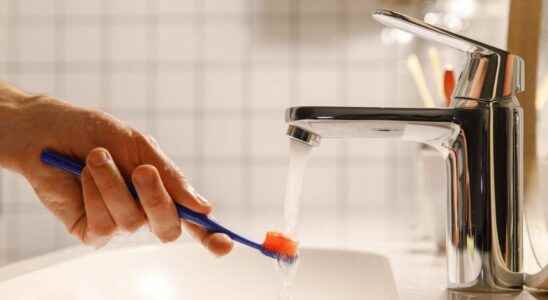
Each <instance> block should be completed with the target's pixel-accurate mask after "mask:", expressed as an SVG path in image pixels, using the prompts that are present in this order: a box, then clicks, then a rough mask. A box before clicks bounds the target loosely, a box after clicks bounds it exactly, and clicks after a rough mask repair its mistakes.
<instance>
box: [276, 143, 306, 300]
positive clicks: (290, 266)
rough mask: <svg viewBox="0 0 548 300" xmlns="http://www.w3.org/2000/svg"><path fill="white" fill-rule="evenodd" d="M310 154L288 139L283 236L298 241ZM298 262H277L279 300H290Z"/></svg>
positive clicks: (304, 147)
mask: <svg viewBox="0 0 548 300" xmlns="http://www.w3.org/2000/svg"><path fill="white" fill-rule="evenodd" d="M311 153H312V147H311V146H309V145H306V144H304V143H301V142H299V141H296V140H293V139H289V168H288V172H287V185H286V192H285V200H284V220H285V229H284V230H285V231H284V233H285V235H286V236H288V237H289V238H291V239H292V240H295V241H298V240H299V239H298V236H297V234H298V225H299V224H298V221H299V210H300V206H301V191H302V185H303V177H304V172H305V169H306V164H307V162H308V160H309V158H310V154H311ZM298 265H299V260H298V259H297V260H296V261H295V262H294V263H287V262H284V261H283V260H278V268H279V271H280V273H281V275H282V287H281V291H280V296H279V299H280V300H291V299H292V295H291V286H292V284H293V280H294V278H295V274H296V273H297V268H298Z"/></svg>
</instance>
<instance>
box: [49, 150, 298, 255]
mask: <svg viewBox="0 0 548 300" xmlns="http://www.w3.org/2000/svg"><path fill="white" fill-rule="evenodd" d="M40 160H41V161H42V162H43V163H44V164H46V165H49V166H52V167H54V168H57V169H60V170H63V171H66V172H68V173H71V174H73V175H76V176H80V175H81V174H82V170H83V169H84V166H85V164H84V163H82V162H80V161H78V160H74V159H72V158H70V157H67V156H64V155H62V154H59V153H57V152H55V151H52V150H48V149H45V150H43V151H42V153H41V154H40ZM127 185H128V190H129V191H130V193H131V195H133V197H134V198H135V199H139V197H138V195H137V191H136V190H135V187H134V186H133V184H131V182H128V183H127ZM175 207H176V208H177V213H178V215H179V217H180V218H182V219H184V220H187V221H189V222H192V223H195V224H198V225H200V226H202V227H204V228H205V229H206V230H208V231H209V232H215V233H224V234H226V235H228V236H229V237H230V238H231V239H232V240H234V241H236V242H239V243H240V244H242V245H245V246H248V247H251V248H254V249H256V250H258V251H259V252H261V253H262V254H264V255H266V256H268V257H272V258H274V259H278V260H280V259H281V260H283V261H284V262H288V263H293V262H294V261H295V260H296V258H297V243H296V242H295V241H293V240H291V239H289V238H287V237H285V236H284V235H283V234H281V233H277V232H268V233H267V235H266V238H265V241H264V243H263V244H259V243H256V242H253V241H251V240H249V239H247V238H245V237H243V236H241V235H239V234H237V233H235V232H233V231H231V230H229V229H227V228H226V227H224V226H222V225H220V224H218V223H217V222H215V221H213V220H211V219H210V218H208V217H207V215H204V214H201V213H197V212H195V211H192V210H190V209H188V208H186V207H184V206H182V205H180V204H178V203H175Z"/></svg>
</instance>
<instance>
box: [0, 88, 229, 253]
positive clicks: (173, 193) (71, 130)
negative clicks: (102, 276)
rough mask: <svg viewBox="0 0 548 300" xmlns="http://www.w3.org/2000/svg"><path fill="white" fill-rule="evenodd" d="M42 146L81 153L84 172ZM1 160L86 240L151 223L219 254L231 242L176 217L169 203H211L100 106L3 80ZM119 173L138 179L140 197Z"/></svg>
mask: <svg viewBox="0 0 548 300" xmlns="http://www.w3.org/2000/svg"><path fill="white" fill-rule="evenodd" d="M46 148H47V149H51V150H54V151H56V152H59V153H63V154H65V155H69V156H71V157H74V158H77V159H80V160H85V161H86V167H85V168H84V170H83V172H82V176H81V178H77V177H75V176H74V175H71V174H68V173H66V172H64V171H60V170H57V169H54V168H52V167H49V166H46V165H44V164H43V163H42V162H41V161H40V152H41V151H42V150H43V149H46ZM0 167H1V168H5V169H8V170H11V171H14V172H17V173H19V174H21V175H23V176H24V177H25V178H26V179H27V180H28V182H29V183H30V184H31V185H32V187H33V189H34V191H35V192H36V194H37V195H38V197H39V198H40V200H41V202H42V203H43V204H44V205H45V207H46V208H47V209H49V211H51V212H52V213H53V215H55V216H56V217H57V218H58V219H59V220H60V221H61V222H63V224H64V225H65V227H66V229H67V231H68V232H69V233H70V234H72V235H74V236H75V237H77V238H78V239H79V240H80V241H81V242H83V243H84V244H86V245H92V246H95V247H101V246H103V245H105V244H106V243H107V242H108V241H109V240H110V239H111V238H112V237H113V236H114V235H115V234H117V233H123V232H125V233H132V232H135V231H136V230H137V229H139V228H140V227H142V226H144V225H148V226H149V227H150V230H151V231H152V232H153V233H154V234H155V235H156V236H157V237H158V238H159V239H160V240H161V241H163V242H170V241H174V240H176V239H177V238H179V236H180V235H181V232H182V230H181V228H182V227H183V228H185V229H186V231H188V232H189V233H190V234H191V235H192V236H193V237H195V238H196V239H197V240H198V241H200V242H201V243H202V244H203V245H204V246H205V247H206V248H208V249H209V250H210V251H211V252H212V253H214V254H216V255H218V256H220V255H224V254H227V253H228V252H230V250H231V249H232V241H231V240H230V238H229V237H228V236H226V235H224V234H219V233H216V234H212V233H208V232H207V231H205V230H204V229H203V228H201V227H199V226H197V225H195V224H191V223H188V222H186V221H184V220H181V219H180V218H179V217H178V215H177V211H176V209H175V205H174V203H179V204H181V205H183V206H185V207H188V208H189V209H192V210H194V211H196V212H200V213H205V214H209V213H211V211H212V206H211V204H210V203H209V202H207V201H206V200H205V199H204V198H203V197H202V196H200V195H199V194H198V193H196V192H195V191H194V189H193V188H192V186H191V185H190V184H189V182H188V181H187V179H186V178H185V176H184V174H183V172H182V170H180V169H179V168H178V167H177V166H175V164H174V163H173V162H172V161H171V160H170V159H169V158H168V157H167V156H166V155H165V154H164V153H163V152H162V150H161V149H160V147H159V146H158V144H157V143H156V142H155V141H154V140H153V139H152V138H151V137H149V136H147V135H145V134H143V133H141V132H139V131H137V130H135V129H133V128H131V127H130V126H128V125H127V124H125V123H123V122H122V121H120V120H117V119H116V118H114V117H112V116H110V115H108V114H106V113H104V112H101V111H97V110H92V109H87V108H82V107H78V106H74V105H71V104H69V103H67V102H63V101H60V100H57V99H55V98H53V97H49V96H45V95H32V94H29V93H27V92H24V91H21V90H19V89H16V88H15V87H13V86H10V85H9V84H7V83H3V82H0ZM124 180H131V181H132V182H133V184H134V185H135V188H136V190H137V193H138V195H139V201H138V202H137V201H135V199H133V197H132V196H131V194H130V193H129V191H128V189H127V186H126V183H125V181H124Z"/></svg>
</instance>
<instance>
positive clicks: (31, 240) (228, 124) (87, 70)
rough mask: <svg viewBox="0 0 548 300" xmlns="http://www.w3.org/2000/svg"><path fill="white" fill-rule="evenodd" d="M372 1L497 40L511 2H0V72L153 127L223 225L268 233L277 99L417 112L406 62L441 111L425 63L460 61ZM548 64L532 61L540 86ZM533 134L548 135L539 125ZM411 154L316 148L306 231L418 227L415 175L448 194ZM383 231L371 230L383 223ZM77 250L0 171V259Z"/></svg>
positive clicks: (274, 195) (19, 183)
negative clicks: (379, 18)
mask: <svg viewBox="0 0 548 300" xmlns="http://www.w3.org/2000/svg"><path fill="white" fill-rule="evenodd" d="M547 6H548V4H545V5H544V7H545V8H546V7H547ZM380 7H383V8H392V9H395V10H398V11H400V12H403V13H405V14H408V15H412V16H415V17H418V18H421V19H423V18H424V19H425V20H426V21H428V22H430V23H434V24H437V25H440V26H443V27H446V28H449V29H451V30H453V31H457V32H459V33H462V34H464V35H467V36H470V37H472V38H474V39H478V40H481V41H484V42H486V43H489V44H493V45H495V46H498V47H501V48H506V32H507V17H508V1H506V0H502V1H501V0H482V1H479V0H438V1H418V0H384V1H381V0H377V1H369V0H223V1H214V0H202V1H200V0H160V1H152V0H132V1H130V0H126V1H124V0H0V74H1V75H2V77H1V78H2V80H6V81H8V82H10V83H13V84H15V85H16V86H18V87H20V88H22V89H24V90H27V91H31V92H34V93H46V94H49V95H52V96H55V97H58V98H61V99H63V100H65V101H68V102H71V103H74V104H77V105H82V106H87V107H92V108H97V109H101V110H104V111H107V112H109V113H111V114H113V115H114V116H116V117H118V118H120V119H122V120H124V121H126V122H128V123H130V124H131V125H133V126H134V127H136V128H138V129H140V130H142V131H144V132H146V133H149V134H151V135H153V136H154V137H155V138H156V139H157V140H158V142H159V143H160V145H161V146H162V147H163V149H164V150H165V151H166V152H167V153H168V154H169V155H170V156H171V157H172V158H173V160H174V161H175V162H176V163H177V164H178V165H180V166H181V167H182V169H183V171H184V172H185V173H186V174H187V176H188V177H189V178H190V180H191V182H192V183H193V185H194V186H195V187H196V188H197V189H198V190H199V191H200V192H201V193H202V194H204V195H205V196H206V197H207V198H209V199H210V200H211V201H212V202H214V204H215V205H216V207H217V211H216V216H217V218H218V219H222V220H223V222H224V223H227V224H230V223H231V221H234V220H236V219H238V220H242V219H243V220H245V221H244V224H245V222H246V221H247V220H249V222H251V221H252V220H253V219H254V218H255V219H257V218H263V217H262V214H264V213H265V212H268V213H270V214H271V215H272V218H270V219H268V222H270V223H268V222H266V221H265V222H262V223H261V224H263V223H265V224H264V226H265V228H268V227H269V226H271V225H273V224H274V225H276V224H278V225H279V224H280V219H281V214H282V204H283V198H284V191H285V179H286V172H287V169H286V168H287V162H288V147H287V143H288V142H287V138H286V136H285V130H286V125H285V123H284V110H285V108H287V107H288V106H293V105H349V106H424V105H425V103H424V101H423V100H424V95H421V94H420V93H419V90H418V88H417V85H416V84H415V81H414V78H413V76H412V73H411V72H410V60H412V59H411V58H412V57H413V55H416V56H417V58H418V61H419V63H420V65H421V66H422V71H423V73H424V76H425V78H426V83H427V85H428V89H429V90H430V92H431V94H432V98H433V100H434V101H435V104H436V105H437V106H442V105H443V98H442V96H441V95H440V93H439V91H438V86H437V84H438V83H437V82H439V80H441V78H439V76H438V74H437V73H436V72H435V71H433V70H434V67H436V66H435V62H436V60H435V59H434V60H433V57H434V58H435V57H436V56H437V57H438V58H439V62H440V63H441V65H440V66H441V67H444V66H446V65H452V66H457V67H458V66H460V65H461V63H462V60H463V58H464V55H462V54H461V53H458V52H456V51H454V50H451V49H448V48H446V47H443V46H441V45H437V44H432V43H429V42H424V41H421V40H418V39H416V38H413V37H412V36H410V35H408V34H406V33H403V32H400V31H397V30H391V29H383V27H382V26H381V25H379V24H377V23H376V22H374V21H373V20H372V19H371V17H370V15H371V13H372V11H373V10H374V9H376V8H380ZM545 20H546V18H545ZM545 23H546V21H545ZM545 28H546V26H544V29H543V33H542V38H543V49H546V48H545V47H546V43H547V42H548V31H547V30H546V29H545ZM541 53H542V50H541ZM410 57H411V58H410ZM413 61H415V62H416V60H413ZM546 65H547V62H546V58H541V65H540V71H541V74H540V75H541V76H540V78H541V79H543V78H544V77H543V75H544V74H546V73H547V72H546V71H547V68H546ZM456 71H458V70H456ZM457 74H458V73H457ZM545 81H546V80H545ZM541 86H542V85H541ZM545 93H548V90H546V88H545ZM545 96H546V94H545ZM539 109H540V110H541V112H542V106H540V108H539ZM539 119H540V120H543V117H542V114H541V116H540V118H539ZM545 119H546V117H544V120H545ZM74 126H78V124H74ZM540 127H541V128H545V130H541V131H540V132H541V134H543V132H545V131H548V122H545V121H544V122H543V123H542V124H541V126H540ZM542 140H548V137H547V138H545V139H541V141H542ZM542 147H544V146H543V145H541V148H542ZM419 151H421V150H420V146H418V145H416V144H406V143H401V142H391V141H372V140H367V141H366V140H352V141H348V140H347V141H335V140H325V141H323V143H322V145H321V147H319V148H317V149H315V153H314V155H313V158H312V160H311V162H310V164H309V169H308V171H307V175H306V177H305V186H304V194H303V212H305V213H306V214H307V215H312V214H314V215H315V216H321V217H320V219H321V220H325V222H320V223H318V224H317V226H324V227H325V233H326V234H333V235H344V224H343V225H340V224H341V223H340V222H338V223H336V224H335V223H334V224H335V225H333V226H331V225H330V224H331V223H330V220H333V219H335V218H337V219H339V220H345V219H347V218H350V217H357V218H360V217H363V218H366V217H378V218H381V219H382V217H381V216H382V215H383V213H387V212H390V213H392V214H391V215H390V216H391V217H394V216H397V217H401V218H409V220H410V226H415V225H416V220H415V219H416V216H417V214H418V213H417V211H418V208H417V207H418V203H420V201H419V200H421V199H419V198H421V197H423V194H424V193H422V192H421V191H420V189H421V188H420V182H422V181H425V180H426V181H427V182H428V183H429V185H430V186H433V187H435V188H433V190H432V191H430V192H429V193H428V195H429V197H431V198H432V199H434V200H433V201H443V199H444V197H445V194H444V192H443V184H444V178H445V177H444V176H445V174H444V171H443V165H442V161H441V158H440V159H439V160H438V161H436V162H435V163H434V164H433V165H434V168H437V169H436V170H424V167H421V166H419V165H418V163H417V161H418V160H417V157H418V156H417V155H418V152H419ZM545 152H546V151H545ZM541 153H542V151H541ZM436 166H439V167H436ZM421 180H422V181H421ZM414 218H415V219H414ZM384 219H387V218H384ZM261 220H262V219H261ZM265 220H266V219H265ZM315 220H316V219H315ZM414 220H415V221H414ZM303 222H307V219H306V217H304V218H303ZM315 222H316V221H315ZM379 224H380V226H379V234H382V230H383V224H384V225H386V226H389V223H388V222H385V223H383V222H381V223H379ZM440 225H441V224H440ZM239 226H241V228H236V229H242V230H243V231H244V232H245V230H246V226H245V225H239ZM145 231H146V230H145ZM132 238H133V239H138V238H143V239H146V238H149V236H148V234H147V232H144V233H143V234H141V236H139V235H137V237H132ZM306 238H307V237H306V235H305V234H303V240H306ZM73 244H77V241H76V240H74V239H73V238H72V237H71V236H69V235H68V234H67V233H66V232H65V229H64V228H63V227H62V226H61V224H60V223H59V222H58V221H57V220H56V219H54V218H53V217H52V216H51V215H50V214H49V213H48V212H47V211H46V210H45V209H44V208H43V207H42V205H41V203H40V202H39V200H38V199H37V198H36V196H35V195H34V194H33V191H32V189H31V188H30V186H29V185H28V184H27V183H26V181H25V180H24V178H21V177H19V176H17V175H14V174H11V173H7V172H1V171H0V265H4V264H7V263H9V262H13V261H17V260H20V259H23V258H26V257H30V256H35V255H39V254H42V253H46V252H50V251H52V250H55V249H60V248H64V247H66V246H69V245H73Z"/></svg>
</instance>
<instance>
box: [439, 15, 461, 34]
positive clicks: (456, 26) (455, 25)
mask: <svg viewBox="0 0 548 300" xmlns="http://www.w3.org/2000/svg"><path fill="white" fill-rule="evenodd" d="M443 21H444V23H445V26H446V27H447V28H448V29H449V30H452V31H457V32H458V31H461V30H462V28H463V27H464V23H463V21H462V19H461V18H459V17H458V16H456V15H452V14H447V15H445V17H444V18H443Z"/></svg>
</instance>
